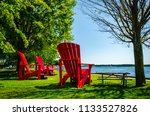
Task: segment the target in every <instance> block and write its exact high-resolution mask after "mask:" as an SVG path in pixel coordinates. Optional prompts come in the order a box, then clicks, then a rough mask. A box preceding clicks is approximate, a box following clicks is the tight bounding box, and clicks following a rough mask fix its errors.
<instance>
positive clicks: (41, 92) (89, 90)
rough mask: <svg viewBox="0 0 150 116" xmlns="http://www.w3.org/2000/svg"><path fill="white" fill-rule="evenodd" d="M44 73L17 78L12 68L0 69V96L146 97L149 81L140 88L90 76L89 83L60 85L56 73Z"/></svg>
mask: <svg viewBox="0 0 150 116" xmlns="http://www.w3.org/2000/svg"><path fill="white" fill-rule="evenodd" d="M55 72H56V75H54V76H47V79H42V80H37V77H33V78H30V80H17V78H18V77H17V74H16V72H15V71H14V69H0V99H149V98H150V80H146V81H147V85H146V86H143V87H135V79H129V80H128V81H127V84H128V86H127V87H122V86H121V84H120V80H108V81H107V82H106V85H104V86H102V84H101V81H100V80H97V79H98V75H95V74H93V75H92V84H91V85H88V84H86V85H85V86H83V87H82V88H80V89H78V88H76V85H74V84H71V83H70V81H69V80H68V81H67V83H66V84H65V85H64V86H63V87H61V88H60V87H59V86H58V81H59V74H58V71H55Z"/></svg>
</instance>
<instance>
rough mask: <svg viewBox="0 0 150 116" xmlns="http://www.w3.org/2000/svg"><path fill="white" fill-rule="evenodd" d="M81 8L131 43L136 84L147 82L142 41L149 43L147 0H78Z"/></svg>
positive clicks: (149, 26)
mask: <svg viewBox="0 0 150 116" xmlns="http://www.w3.org/2000/svg"><path fill="white" fill-rule="evenodd" d="M81 1H82V3H83V4H82V5H83V12H84V13H86V14H87V15H89V16H90V17H91V18H92V19H93V20H94V21H95V22H96V23H97V24H98V25H99V26H100V28H102V29H101V30H102V31H105V32H109V33H111V34H112V35H113V36H114V37H115V38H117V39H118V40H120V41H122V42H125V43H132V44H133V48H134V59H135V76H136V86H142V85H145V84H146V81H145V75H144V63H143V62H144V61H143V48H142V45H145V46H147V47H150V0H87V1H84V0H81Z"/></svg>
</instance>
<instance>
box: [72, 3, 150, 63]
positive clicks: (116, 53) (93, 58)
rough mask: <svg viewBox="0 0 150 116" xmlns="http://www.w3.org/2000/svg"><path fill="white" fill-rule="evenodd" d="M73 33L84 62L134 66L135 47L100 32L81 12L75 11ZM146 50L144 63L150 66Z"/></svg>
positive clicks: (149, 56) (77, 9) (148, 54)
mask: <svg viewBox="0 0 150 116" xmlns="http://www.w3.org/2000/svg"><path fill="white" fill-rule="evenodd" d="M74 11H75V13H76V14H75V15H74V23H73V30H72V33H73V35H74V43H78V44H80V51H81V56H82V61H83V62H85V63H93V64H134V54H133V46H132V45H130V47H128V46H127V44H126V43H123V44H122V43H120V42H119V41H117V40H116V39H114V38H112V37H111V35H109V34H108V33H104V32H100V31H98V29H99V27H98V26H97V25H96V24H95V23H94V22H93V21H92V20H91V19H90V17H88V16H86V15H85V14H83V13H82V11H81V10H80V6H79V5H77V6H76V7H75V9H74ZM143 49H144V51H143V52H144V63H145V64H150V49H148V48H146V47H143Z"/></svg>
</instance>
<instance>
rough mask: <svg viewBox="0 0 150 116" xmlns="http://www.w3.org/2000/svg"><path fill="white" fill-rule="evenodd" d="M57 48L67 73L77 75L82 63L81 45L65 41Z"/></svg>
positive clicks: (72, 75)
mask: <svg viewBox="0 0 150 116" xmlns="http://www.w3.org/2000/svg"><path fill="white" fill-rule="evenodd" d="M57 49H58V52H59V54H60V58H61V60H62V62H63V64H64V66H65V69H66V72H67V74H69V76H70V77H72V78H73V77H77V75H78V68H79V64H80V63H81V58H80V46H79V45H78V44H75V43H70V42H64V43H61V44H59V45H58V46H57ZM80 68H81V66H80Z"/></svg>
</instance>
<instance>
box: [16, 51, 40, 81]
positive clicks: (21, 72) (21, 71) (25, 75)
mask: <svg viewBox="0 0 150 116" xmlns="http://www.w3.org/2000/svg"><path fill="white" fill-rule="evenodd" d="M18 55H19V57H20V62H19V80H25V79H29V77H32V76H38V80H40V79H41V72H42V69H41V66H39V67H38V70H36V71H33V72H32V71H31V70H30V68H29V65H28V62H27V60H26V57H25V56H24V54H23V53H22V52H20V51H18ZM25 71H26V73H25Z"/></svg>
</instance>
